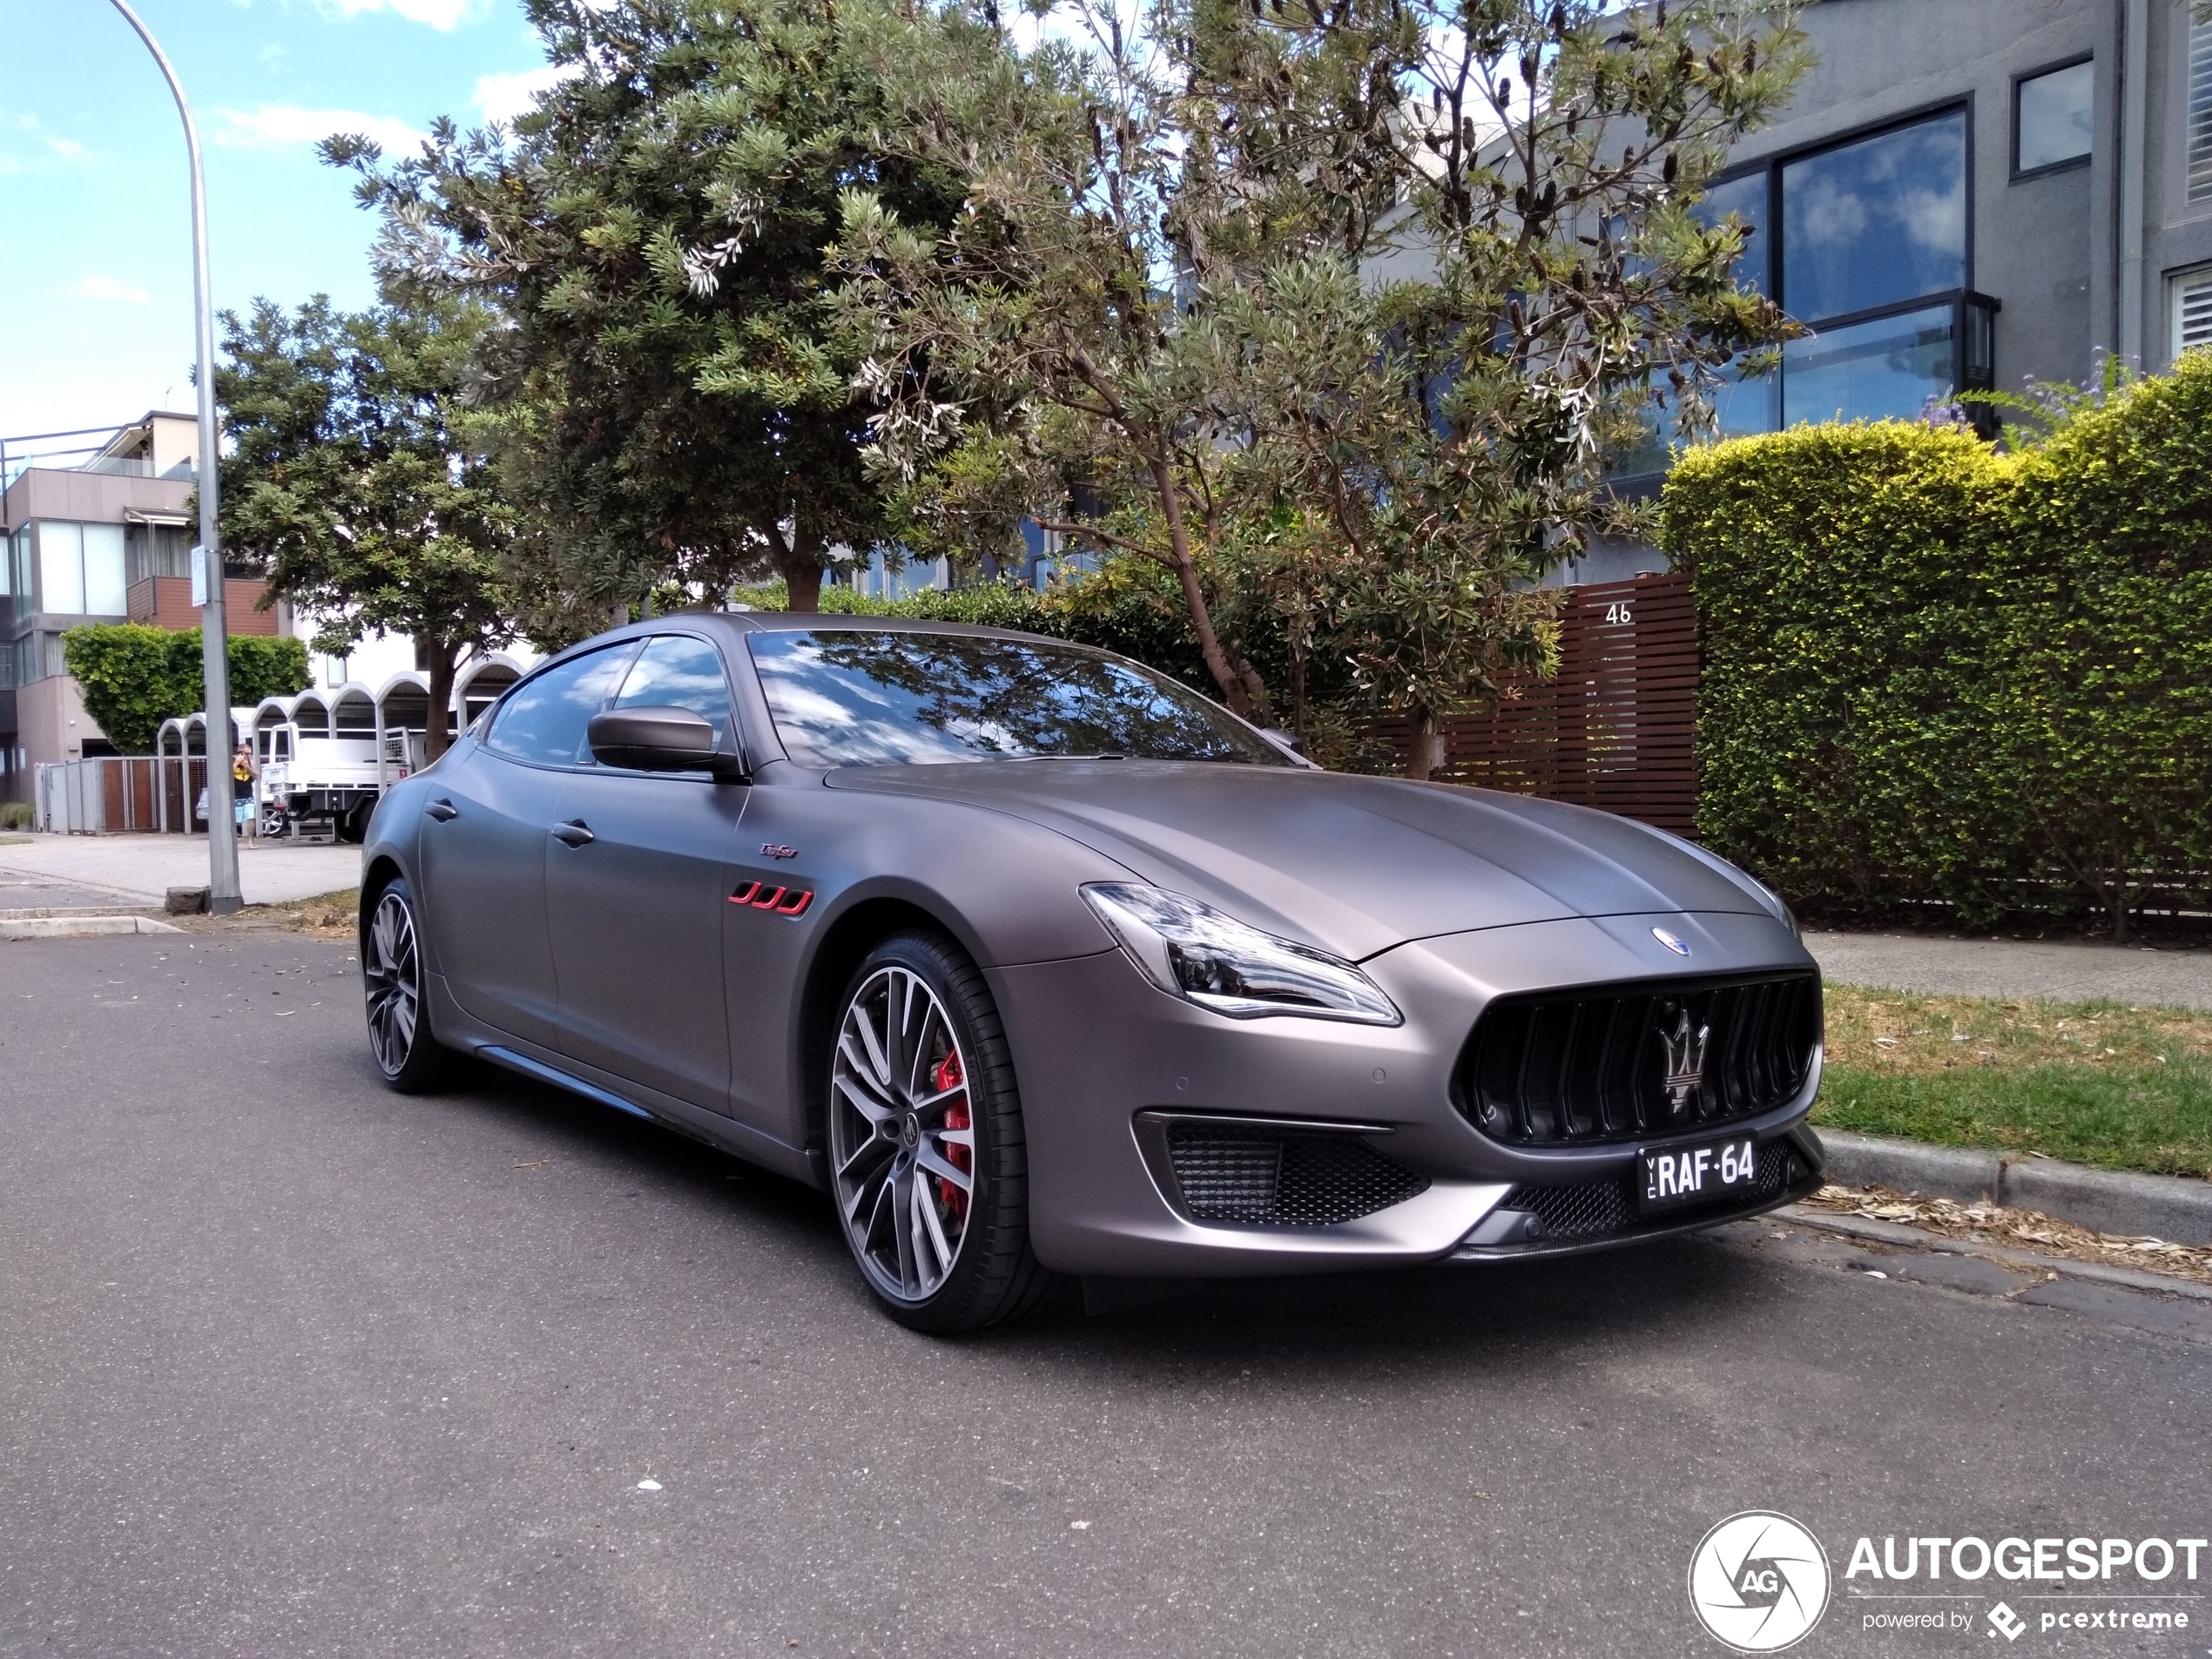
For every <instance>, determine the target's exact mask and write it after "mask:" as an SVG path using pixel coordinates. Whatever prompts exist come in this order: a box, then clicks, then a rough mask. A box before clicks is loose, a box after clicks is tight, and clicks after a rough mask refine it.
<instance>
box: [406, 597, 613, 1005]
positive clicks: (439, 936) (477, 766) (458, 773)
mask: <svg viewBox="0 0 2212 1659" xmlns="http://www.w3.org/2000/svg"><path fill="white" fill-rule="evenodd" d="M636 654H637V642H636V641H635V640H626V641H624V642H623V643H622V644H617V645H610V646H607V647H605V648H604V649H602V650H599V651H590V652H587V653H585V654H584V655H583V656H581V657H572V658H568V659H566V660H565V661H563V662H559V663H556V664H554V665H553V666H552V667H550V668H549V669H547V670H545V671H543V672H542V673H539V674H536V675H534V676H532V677H531V678H529V679H527V680H525V681H523V683H522V684H521V685H518V686H516V688H515V689H514V690H513V691H510V692H509V693H508V696H507V699H506V701H505V702H503V703H502V705H500V709H499V711H498V715H497V717H496V718H495V719H494V720H493V722H492V725H491V728H490V730H489V732H486V733H485V736H484V740H483V741H482V743H473V742H472V743H469V744H468V745H465V747H464V751H463V752H462V753H461V754H459V755H456V756H455V761H456V762H457V763H458V764H455V765H448V766H446V767H443V768H442V769H441V770H440V772H438V774H437V776H436V778H435V780H434V782H435V786H434V787H433V788H432V789H431V790H430V791H429V792H428V797H427V799H425V801H424V816H425V818H426V819H427V820H428V821H427V822H425V823H424V825H423V826H422V841H421V846H422V871H423V888H424V893H423V905H424V916H425V921H426V924H427V927H428V932H429V934H430V936H431V939H432V941H433V942H434V944H435V947H436V953H437V961H438V966H439V969H440V971H441V972H442V973H443V974H444V975H445V977H446V982H447V988H448V989H449V990H450V991H451V992H452V994H453V996H454V1000H455V1001H457V1002H459V1003H460V1004H461V1006H462V1008H464V1009H465V1010H466V1011H467V1012H469V1014H471V1015H474V1016H475V1018H477V1019H479V1020H482V1021H483V1022H485V1023H486V1024H487V1025H493V1026H496V1027H498V1028H500V1029H501V1030H502V1031H508V1032H511V1033H513V1034H514V1035H516V1036H519V1037H523V1038H527V1039H528V1040H529V1041H530V1042H536V1043H541V1044H543V1046H545V1047H547V1048H549V1049H550V1048H554V1047H556V1046H558V1045H557V1037H558V1024H559V1012H560V993H559V988H558V985H557V982H556V980H555V978H554V974H553V952H552V946H551V941H550V934H549V933H548V930H547V927H546V913H545V866H546V853H547V851H548V849H549V848H550V847H552V846H553V845H554V844H553V841H552V837H551V833H552V830H553V827H554V826H555V825H556V823H558V822H559V820H560V813H559V807H560V804H561V792H562V789H563V786H564V785H565V784H566V783H567V781H568V779H569V775H570V768H571V767H573V766H574V765H575V764H576V758H577V753H578V752H580V751H581V750H582V749H583V736H584V728H585V727H586V725H588V724H589V723H590V718H591V717H592V716H593V715H594V714H596V713H597V712H598V711H599V710H600V708H601V707H602V706H603V705H604V704H605V702H606V700H607V698H609V697H610V696H611V695H612V694H613V692H614V691H615V688H616V687H617V685H620V684H621V680H622V675H623V671H624V669H625V668H627V667H628V666H629V664H630V661H631V658H632V657H634V656H635V655H636Z"/></svg>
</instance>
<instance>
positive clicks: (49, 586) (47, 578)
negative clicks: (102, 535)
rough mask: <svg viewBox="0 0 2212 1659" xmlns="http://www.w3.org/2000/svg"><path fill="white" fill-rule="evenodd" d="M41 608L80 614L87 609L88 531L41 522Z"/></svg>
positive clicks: (39, 579)
mask: <svg viewBox="0 0 2212 1659" xmlns="http://www.w3.org/2000/svg"><path fill="white" fill-rule="evenodd" d="M38 609H39V610H47V611H60V612H63V613H64V614H65V615H72V616H73V615H77V614H79V613H81V612H82V611H83V610H84V529H83V527H82V526H79V525H76V524H62V523H52V522H49V523H44V524H41V525H39V526H38Z"/></svg>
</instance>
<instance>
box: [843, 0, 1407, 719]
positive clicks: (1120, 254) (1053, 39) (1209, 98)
mask: <svg viewBox="0 0 2212 1659" xmlns="http://www.w3.org/2000/svg"><path fill="white" fill-rule="evenodd" d="M1340 17H1341V21H1340V22H1339V23H1338V24H1333V25H1330V26H1323V25H1321V24H1318V23H1316V24H1314V25H1313V26H1311V27H1305V28H1272V27H1268V26H1265V25H1262V24H1258V23H1257V22H1256V21H1255V20H1254V19H1253V18H1252V17H1251V16H1249V15H1247V14H1246V13H1245V12H1244V10H1241V9H1239V8H1234V7H1230V6H1225V5H1220V4H1217V3H1213V0H1163V3H1162V4H1161V5H1160V6H1159V7H1158V8H1157V10H1155V12H1154V13H1153V14H1152V15H1151V17H1150V20H1149V26H1140V24H1139V23H1138V21H1137V20H1135V19H1131V18H1130V17H1124V16H1123V13H1122V11H1121V10H1119V9H1118V8H1117V6H1116V3H1115V0H1072V3H1069V4H1066V5H1063V6H1061V7H1059V8H1057V9H1055V10H1054V11H1052V12H1051V14H1050V21H1051V22H1052V23H1053V24H1057V25H1059V26H1060V29H1059V31H1058V32H1055V31H1054V30H1051V29H1048V30H1047V32H1046V33H1045V34H1044V36H1043V37H1042V40H1041V41H1040V43H1039V44H1037V45H1036V46H1035V48H1034V49H1032V50H1029V51H1019V50H1017V49H1016V48H1015V46H1014V44H1012V41H1011V38H1010V37H1009V35H1008V32H1007V30H1005V29H1004V28H1002V27H1001V24H1000V22H999V20H998V17H997V14H996V12H995V10H992V9H990V8H988V7H985V8H983V9H982V10H979V11H974V12H970V11H968V10H965V9H964V8H962V7H961V6H959V5H957V4H954V5H951V6H948V7H947V8H945V9H944V10H941V11H939V12H937V13H934V14H927V13H925V14H921V16H920V17H918V18H917V19H916V20H914V21H911V22H906V23H903V24H899V23H894V24H888V25H886V26H884V27H882V28H880V30H879V32H878V37H877V39H878V44H877V46H876V51H878V53H879V54H880V57H879V61H880V64H881V65H882V67H881V69H880V75H881V77H882V78H883V79H884V81H885V82H886V83H887V84H890V85H893V86H894V87H895V88H896V89H897V92H898V98H897V102H896V104H895V105H894V108H893V110H892V111H891V117H892V125H887V128H886V131H885V133H884V137H883V144H884V147H885V148H886V150H887V151H888V152H891V153H893V154H898V155H904V156H907V157H909V158H912V160H913V161H914V163H915V164H916V165H926V166H934V167H938V168H941V169H944V170H947V171H948V172H951V173H953V174H954V176H956V177H958V178H959V179H961V182H962V185H963V194H964V201H963V206H962V208H961V212H960V214H959V216H958V217H957V219H954V221H953V222H952V223H951V224H950V225H949V226H947V227H945V228H943V229H942V230H935V229H933V228H932V227H929V226H917V225H914V224H912V223H909V222H907V220H906V219H904V218H903V217H902V216H901V215H900V212H898V209H897V206H896V204H895V203H893V202H889V201H887V200H886V199H884V198H883V197H882V195H881V194H880V192H875V191H873V190H870V189H867V188H866V187H865V186H863V185H856V186H855V187H854V188H853V189H852V190H851V191H849V192H847V193H846V200H845V209H844V219H843V236H842V238H841V240H840V245H839V246H838V247H837V248H836V249H835V250H833V257H834V258H835V259H836V260H838V263H839V265H840V268H841V269H842V270H843V271H844V273H846V278H847V280H846V285H845V287H844V288H843V289H842V291H841V293H840V301H841V304H842V307H843V309H844V315H845V317H846V322H847V326H848V327H849V328H850V329H851V331H852V334H853V338H854V339H855V340H856V341H860V342H861V344H862V347H863V348H864V349H865V350H866V351H867V356H866V358H865V361H864V362H863V365H862V370H861V372H862V375H863V378H864V381H865V382H866V384H867V386H868V388H869V389H870V390H871V391H872V392H873V394H874V395H876V396H877V398H878V399H879V401H880V410H879V412H878V414H877V415H876V417H875V420H874V433H875V438H876V455H877V456H878V458H879V461H880V466H881V468H882V470H883V471H884V472H885V473H886V475H888V476H890V477H892V478H893V479H894V480H895V481H896V482H898V483H899V484H900V487H901V488H902V490H903V492H904V496H905V502H906V505H907V511H908V513H909V515H910V516H911V517H912V519H913V520H914V522H915V523H916V525H917V527H918V529H919V533H920V536H921V538H923V539H927V536H928V535H929V532H930V530H931V529H933V528H934V529H935V531H936V533H937V536H938V538H939V539H940V540H941V542H942V543H945V544H947V546H948V550H959V549H960V545H961V543H962V542H967V543H968V550H970V551H993V550H996V549H994V548H991V547H989V546H988V544H987V545H985V546H983V547H981V548H978V547H976V546H975V542H976V541H977V540H979V539H981V534H982V533H984V532H986V531H987V527H988V526H989V525H991V524H992V523H997V524H998V525H1000V526H1001V527H1003V528H1001V530H1000V532H999V534H1000V536H1001V538H1004V537H1006V536H1008V535H1009V534H1010V530H1011V525H1012V520H1013V517H1014V515H1015V511H1017V510H1018V509H1020V508H1022V507H1024V506H1026V507H1027V508H1028V509H1030V510H1031V511H1034V512H1036V513H1037V514H1038V515H1039V522H1040V523H1042V524H1043V525H1044V526H1045V527H1046V528H1047V529H1052V530H1055V531H1057V532H1059V533H1061V534H1062V535H1066V536H1071V537H1074V538H1076V540H1077V541H1079V542H1081V543H1089V544H1090V545H1092V546H1094V547H1100V548H1104V549H1109V550H1116V551H1118V552H1120V553H1123V554H1125V555H1128V556H1133V557H1137V558H1142V559H1149V560H1151V561H1154V562H1156V563H1158V564H1159V565H1161V566H1162V567H1163V568H1164V569H1165V570H1167V571H1168V572H1169V573H1170V575H1171V576H1172V577H1173V578H1174V580H1175V581H1176V583H1177V586H1178V587H1179V589H1180V590H1181V592H1182V595H1183V597H1184V604H1185V605H1186V607H1187V609H1188V611H1189V614H1190V624H1191V628H1192V631H1193V632H1194V633H1195V635H1196V636H1197V641H1198V644H1199V649H1200V651H1201V653H1202V655H1203V656H1204V660H1205V664H1206V667H1207V670H1208V671H1209V672H1210V673H1211V675H1212V677H1213V678H1214V680H1215V682H1216V684H1217V686H1218V687H1219V689H1220V691H1221V693H1222V695H1223V696H1224V698H1225V699H1226V700H1227V701H1228V702H1229V704H1230V705H1231V707H1232V708H1235V709H1237V710H1238V711H1240V712H1248V713H1255V714H1259V715H1261V716H1263V717H1264V716H1265V714H1266V712H1267V711H1268V708H1269V705H1270V697H1269V692H1268V688H1267V686H1266V685H1265V684H1264V680H1263V679H1262V678H1261V676H1260V675H1259V673H1258V671H1257V670H1256V669H1255V667H1254V666H1253V664H1251V661H1250V659H1249V657H1248V655H1247V654H1246V653H1245V652H1244V651H1242V650H1241V649H1240V648H1239V646H1240V642H1239V641H1238V639H1237V638H1236V637H1234V636H1233V635H1232V636H1231V637H1227V638H1224V637H1223V635H1222V631H1221V630H1220V629H1219V628H1218V627H1217V617H1216V611H1217V604H1216V596H1210V594H1209V592H1208V587H1209V583H1210V580H1211V579H1215V578H1217V577H1218V576H1219V575H1220V568H1219V565H1218V558H1219V555H1220V553H1221V551H1222V549H1223V545H1224V540H1225V538H1226V537H1227V536H1229V535H1230V533H1231V504H1232V499H1233V493H1234V492H1233V489H1232V486H1231V475H1233V474H1235V473H1236V472H1237V471H1238V469H1239V450H1240V449H1241V448H1244V447H1245V446H1246V445H1247V443H1248V442H1249V437H1250V434H1249V432H1248V431H1246V430H1243V429H1240V428H1239V426H1238V422H1237V421H1236V420H1235V418H1234V415H1233V414H1232V412H1231V410H1230V409H1229V408H1227V407H1226V406H1225V405H1224V402H1223V399H1222V393H1223V390H1224V357H1226V356H1229V355H1231V354H1233V352H1234V343H1233V342H1232V341H1230V340H1228V339H1227V338H1226V337H1225V336H1224V334H1222V332H1221V331H1220V329H1219V328H1218V327H1217V307H1216V303H1215V302H1216V301H1217V299H1218V297H1219V296H1220V295H1222V294H1224V293H1231V292H1234V291H1235V290H1236V289H1237V288H1238V287H1239V286H1240V285H1241V284H1243V283H1244V282H1246V281H1248V280H1251V274H1252V273H1253V272H1254V271H1255V270H1257V269H1259V268H1263V267H1264V265H1265V264H1266V263H1267V262H1268V261H1269V260H1273V259H1280V258H1283V257H1286V256H1288V255H1289V254H1290V253H1292V252H1306V251H1312V250H1313V249H1315V248H1318V247H1321V246H1342V245H1347V244H1349V245H1358V244H1359V243H1360V242H1361V241H1362V239H1364V238H1365V237H1366V235H1367V234H1368V233H1369V231H1370V230H1371V228H1372V224H1373V222H1374V220H1375V219H1376V218H1377V216H1378V215H1379V214H1381V213H1383V212H1386V210H1387V207H1388V206H1389V191H1390V189H1391V187H1392V186H1391V176H1390V175H1391V167H1390V165H1389V164H1390V158H1391V154H1392V152H1393V149H1394V147H1395V140H1394V138H1393V136H1392V134H1391V132H1390V118H1391V115H1392V112H1393V110H1394V107H1395V105H1396V103H1397V100H1398V94H1397V92H1396V90H1395V88H1394V86H1393V84H1392V79H1391V75H1390V70H1391V67H1392V65H1393V64H1394V63H1396V62H1398V61H1401V60H1403V59H1404V58H1405V57H1406V55H1407V54H1408V53H1409V52H1410V51H1412V50H1413V44H1414V43H1413V40H1412V37H1411V36H1410V34H1409V33H1408V31H1407V28H1406V23H1405V21H1404V14H1403V13H1402V11H1399V12H1398V13H1396V14H1395V15H1393V13H1392V12H1391V11H1389V10H1386V9H1385V8H1383V7H1381V6H1379V5H1378V6H1368V5H1365V4H1363V3H1357V0H1355V3H1352V4H1347V5H1345V7H1343V8H1342V9H1341V13H1340ZM1086 502H1089V503H1096V505H1097V506H1099V507H1101V508H1103V509H1104V510H1100V511H1094V512H1092V513H1090V514H1089V515H1086V516H1077V514H1076V511H1075V509H1077V508H1079V507H1080V506H1082V505H1083V504H1084V503H1086ZM1116 509H1118V510H1116Z"/></svg>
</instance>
